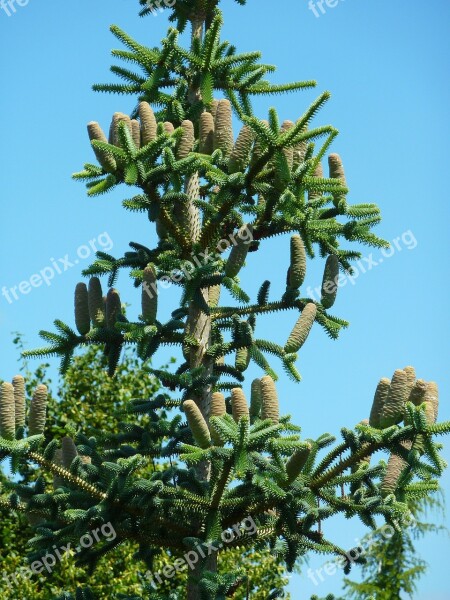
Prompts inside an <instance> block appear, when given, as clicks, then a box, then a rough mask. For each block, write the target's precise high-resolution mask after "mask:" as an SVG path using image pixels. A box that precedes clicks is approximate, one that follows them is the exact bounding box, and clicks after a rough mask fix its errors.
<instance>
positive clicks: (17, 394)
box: [12, 375, 25, 429]
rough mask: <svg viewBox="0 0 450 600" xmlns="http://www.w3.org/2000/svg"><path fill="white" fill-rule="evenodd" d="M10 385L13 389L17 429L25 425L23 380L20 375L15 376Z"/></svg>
mask: <svg viewBox="0 0 450 600" xmlns="http://www.w3.org/2000/svg"><path fill="white" fill-rule="evenodd" d="M12 385H13V388H14V415H15V425H16V429H17V427H23V426H24V425H25V379H24V378H23V377H22V375H15V376H14V377H13V380H12Z"/></svg>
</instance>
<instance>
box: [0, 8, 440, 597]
mask: <svg viewBox="0 0 450 600" xmlns="http://www.w3.org/2000/svg"><path fill="white" fill-rule="evenodd" d="M324 8H326V5H325V7H324ZM223 9H224V12H225V22H226V25H225V35H226V37H227V38H228V39H230V40H231V41H232V42H234V43H236V44H237V46H238V48H239V49H240V50H242V51H247V50H254V49H260V50H262V52H263V57H264V60H265V61H267V62H269V63H273V64H276V65H277V66H278V69H279V70H278V72H277V74H276V75H275V77H274V81H288V80H293V79H304V80H306V79H316V80H317V82H318V86H317V91H308V92H302V93H297V94H292V95H288V96H285V97H277V98H272V99H270V100H266V99H264V100H261V101H260V102H258V104H257V105H256V107H257V112H258V115H259V116H261V117H263V116H264V117H265V116H266V114H267V109H268V107H269V106H271V105H272V104H274V105H276V106H277V107H278V109H279V112H280V115H281V117H282V118H289V119H292V120H295V119H296V118H297V117H298V116H300V114H301V113H302V112H303V111H304V109H305V108H306V107H307V106H308V105H309V103H310V102H311V101H312V100H313V98H314V97H316V95H318V93H319V92H321V91H323V90H325V89H328V90H330V91H331V92H332V99H331V101H330V103H329V104H328V105H327V107H326V109H325V110H324V111H323V112H322V113H321V114H320V115H319V117H318V118H317V121H316V122H317V123H319V124H326V123H332V124H333V125H334V126H336V127H337V128H338V129H339V130H340V132H341V134H340V136H339V138H338V139H337V141H336V142H335V144H334V148H333V150H334V151H337V152H339V153H340V154H341V155H342V157H343V159H344V163H345V166H346V172H347V179H348V182H349V185H350V187H351V195H350V200H351V201H353V202H355V203H356V202H377V203H379V205H380V206H381V208H382V212H383V217H384V219H383V221H382V224H381V225H380V226H379V227H378V233H379V234H380V235H382V236H383V237H385V238H386V239H387V240H389V241H392V240H394V239H395V238H400V239H399V240H398V244H397V248H395V251H394V253H393V255H392V256H390V257H389V258H387V257H381V255H380V254H379V252H377V251H375V252H374V254H373V257H372V258H373V260H375V262H377V266H376V267H374V266H372V268H371V269H370V270H367V272H366V273H365V274H361V276H360V277H359V278H358V279H357V280H356V281H355V285H352V284H351V283H348V284H347V285H346V286H345V287H344V288H342V289H341V290H340V293H339V298H338V300H337V302H336V305H335V308H334V312H335V314H338V315H339V316H342V317H344V318H347V319H348V320H349V321H350V322H351V327H350V329H349V330H347V331H346V332H344V333H343V335H342V337H341V339H340V340H339V341H337V342H332V341H330V340H329V339H328V338H327V337H326V336H325V334H324V333H323V332H322V330H321V329H320V328H319V327H317V328H316V329H315V330H314V331H313V333H312V336H311V339H310V340H309V342H308V343H307V344H306V345H305V347H304V348H303V350H302V352H301V355H300V360H299V368H300V370H301V373H302V375H303V381H302V383H300V384H299V385H295V384H293V383H291V382H290V381H287V379H286V377H285V376H284V374H283V373H282V372H281V369H280V375H281V378H280V383H279V390H280V396H281V398H282V407H283V412H285V413H286V412H290V413H292V414H293V415H294V420H295V422H297V423H299V424H301V425H302V427H303V433H304V435H305V436H306V437H310V436H316V435H319V434H320V433H322V432H324V431H330V432H333V433H335V434H338V432H339V427H341V426H352V425H354V424H355V423H357V422H358V421H359V420H361V419H363V418H365V417H367V416H368V412H369V410H370V406H371V401H372V396H373V392H374V389H375V386H376V383H377V381H378V379H379V378H380V377H383V376H384V377H386V376H388V377H389V376H391V375H392V373H393V371H394V370H395V369H396V368H402V367H404V366H406V365H409V364H412V365H414V366H415V367H416V370H417V374H418V376H419V377H421V378H426V379H428V380H436V381H438V383H439V385H440V390H441V413H440V416H441V418H442V419H449V418H450V410H449V408H448V400H447V399H448V397H449V380H448V356H449V348H448V339H449V329H448V318H447V312H448V309H447V305H446V304H447V303H446V301H447V299H448V297H449V292H450V290H449V283H448V279H449V277H450V273H449V270H448V258H447V259H446V260H445V256H446V255H447V256H448V224H449V216H450V215H449V209H448V198H447V196H448V190H447V186H446V185H445V179H444V178H445V177H446V175H447V174H448V150H447V147H446V142H447V140H448V139H449V133H450V131H449V123H448V120H447V119H446V110H445V109H446V108H448V106H449V105H450V94H449V86H448V71H449V69H448V66H449V65H448V60H446V59H448V51H449V43H448V29H447V27H446V25H447V24H448V22H449V17H450V3H448V2H445V1H444V0H435V1H434V2H426V1H424V0H416V1H415V2H393V1H392V0H389V1H388V0H377V1H374V0H372V1H369V0H345V1H344V0H339V2H337V5H336V6H335V7H334V8H326V12H325V14H322V15H321V16H319V17H316V16H314V13H313V11H312V10H309V9H308V4H307V0H284V1H283V2H268V1H266V0H249V2H248V6H247V7H246V8H240V7H238V6H237V5H236V4H235V3H234V2H232V1H231V0H225V1H224V2H223ZM319 14H320V11H319ZM112 23H115V24H118V25H120V26H121V27H122V28H123V29H125V30H126V31H128V32H129V33H130V34H132V35H133V36H135V37H136V38H137V39H138V40H140V41H141V42H143V43H147V44H149V45H157V44H158V43H159V40H160V39H161V37H162V36H163V35H164V33H165V30H166V26H167V20H166V17H165V16H164V15H161V16H158V17H156V18H154V17H148V18H147V19H139V18H138V17H137V2H133V1H132V0H96V1H95V2H92V1H89V2H88V1H87V0H82V1H79V2H57V1H56V0H46V1H45V2H41V1H39V0H30V1H29V3H28V4H27V5H25V6H23V7H19V6H17V12H16V13H15V14H12V15H11V16H10V17H8V16H7V15H6V13H5V12H4V11H1V10H0V50H1V56H2V60H1V81H2V87H1V89H2V94H1V100H0V102H1V105H2V106H1V114H0V123H1V150H0V152H1V169H0V178H1V183H0V194H1V223H2V233H1V236H0V252H1V270H0V287H2V286H6V287H7V288H8V289H9V288H11V287H13V286H18V285H19V284H20V283H21V282H22V281H25V282H26V281H28V282H29V281H30V277H31V276H32V275H33V274H35V273H39V272H40V271H41V270H45V269H46V268H47V267H50V266H51V265H52V260H53V259H55V260H56V261H57V264H58V265H59V267H60V269H61V270H62V269H64V268H65V267H64V262H66V261H64V260H63V261H62V262H58V259H60V258H61V259H64V257H65V256H66V255H69V261H70V262H73V261H74V259H75V258H76V257H77V250H78V249H79V248H80V247H82V246H85V245H86V244H89V241H90V240H93V239H97V245H98V246H99V247H100V246H101V244H102V243H103V244H104V243H106V242H107V241H108V240H109V239H110V240H112V242H113V249H112V251H111V252H112V253H113V254H115V255H116V256H119V255H122V254H123V252H124V251H125V250H126V248H127V243H128V241H130V240H135V241H139V242H142V243H151V240H154V233H153V231H152V230H151V228H150V227H149V225H148V223H147V222H146V219H145V218H142V217H141V216H139V215H135V214H131V213H127V214H125V213H124V212H123V210H122V209H121V206H120V199H122V198H124V197H129V195H131V194H128V191H127V190H126V189H123V190H122V191H121V192H120V193H118V194H115V195H114V196H104V197H101V198H97V199H88V198H87V197H86V193H85V190H84V188H83V185H82V184H80V183H76V182H73V181H72V180H71V178H70V175H71V173H72V172H74V171H76V170H79V169H80V168H81V167H82V164H83V163H84V162H87V161H93V156H92V154H91V150H90V148H89V143H88V140H87V135H86V131H85V125H86V123H87V122H88V121H90V120H98V121H100V122H101V123H102V125H103V126H104V127H108V124H109V120H110V117H111V114H112V113H113V112H114V111H123V112H129V111H131V109H132V108H133V106H134V100H133V99H132V98H131V97H120V96H111V95H103V94H95V93H93V92H92V91H91V89H90V86H91V84H92V83H94V82H105V81H113V80H114V77H113V76H112V75H110V74H109V73H108V69H109V65H110V64H111V59H110V56H109V51H110V49H111V48H113V47H114V48H117V47H119V44H118V43H117V42H116V40H115V39H114V38H113V36H112V35H111V34H110V33H109V31H108V27H109V25H110V24H112ZM103 233H105V234H106V235H104V236H103V237H101V238H99V236H100V235H101V234H103ZM446 240H447V244H446ZM87 252H88V250H87V249H86V248H85V249H83V250H81V251H80V255H81V256H85V254H86V253H87ZM363 252H364V253H365V256H368V255H369V254H370V252H372V250H367V249H365V250H363ZM380 257H381V258H383V261H382V262H381V263H380V262H379V258H380ZM287 260H288V241H287V239H283V240H277V241H276V242H273V243H271V244H270V245H269V246H268V247H267V248H266V249H265V250H264V251H263V252H262V253H261V255H260V256H259V258H255V257H254V256H253V257H252V259H251V263H250V266H251V269H250V274H249V276H248V278H247V279H246V280H245V281H244V283H245V285H246V286H247V289H250V290H252V289H253V290H255V289H256V286H257V285H259V283H260V282H262V281H263V280H264V279H266V278H268V279H271V278H272V279H274V280H283V279H284V276H285V269H286V266H287ZM88 262H89V259H88V258H86V259H82V258H80V259H79V264H77V265H75V266H73V267H72V268H69V269H68V270H67V271H65V272H61V274H56V275H55V277H54V279H53V280H52V281H50V285H49V286H47V285H45V284H43V285H42V286H41V287H38V288H31V287H28V286H27V285H26V284H25V285H23V286H22V289H23V290H25V291H27V290H28V293H26V294H21V293H18V298H19V299H18V300H14V298H12V301H11V303H9V302H8V300H7V299H6V297H4V296H0V331H1V360H0V364H1V376H2V377H3V378H8V377H11V376H12V375H14V373H15V371H16V368H17V367H16V361H17V356H16V354H15V351H14V348H13V345H12V342H11V332H12V331H17V330H18V331H21V332H22V333H24V334H26V338H27V342H28V345H29V347H35V346H36V345H37V344H39V343H40V342H39V339H38V336H37V331H38V330H39V329H42V328H47V329H48V328H50V329H51V328H52V320H53V319H54V318H56V317H59V318H61V319H63V320H65V321H67V322H69V323H73V317H72V311H73V309H72V297H73V289H74V286H75V284H76V282H77V281H78V280H79V274H80V271H81V268H84V266H86V265H87V264H88ZM365 264H366V266H367V265H368V263H365ZM66 265H67V262H66ZM372 265H373V263H372ZM280 268H281V272H280ZM45 273H49V271H48V270H47V271H45ZM321 273H322V265H321V264H320V260H319V261H317V264H314V265H311V268H310V271H309V275H308V280H307V283H308V284H309V285H311V286H312V287H314V286H317V285H318V284H320V281H321ZM118 287H119V289H121V291H122V295H123V300H124V301H127V302H129V303H130V304H131V308H130V311H131V312H132V313H133V314H137V312H138V292H137V291H136V290H134V288H133V287H132V286H130V285H129V280H128V278H127V276H126V275H125V274H123V275H122V276H121V278H120V279H119V283H118ZM278 290H281V283H278V284H274V295H276V293H277V291H278ZM164 293H166V294H167V302H168V303H170V305H171V300H170V292H167V291H166V292H164ZM253 293H255V292H253ZM292 318H293V316H292V315H291V316H290V317H287V316H286V317H285V316H283V317H282V318H280V319H279V320H277V327H276V328H274V327H273V322H266V323H264V325H263V327H262V330H260V332H259V334H258V335H259V337H264V336H266V337H272V336H274V337H275V338H276V340H277V341H279V342H283V341H284V340H285V339H286V336H287V334H288V331H289V328H290V326H291V325H292ZM161 361H162V358H161ZM157 362H158V359H157ZM53 364H56V363H53ZM252 374H253V373H252ZM448 447H449V444H448V442H447V444H446V450H445V455H446V457H447V460H448V459H449V457H450V456H449V451H448ZM443 484H444V486H445V488H446V489H447V491H448V489H449V487H450V477H449V473H448V471H447V473H446V474H445V476H444V478H443ZM327 527H328V526H327ZM326 532H327V533H329V534H330V535H333V536H335V538H336V539H337V540H338V542H339V543H340V544H341V545H343V546H344V547H348V548H350V547H351V546H353V545H354V542H355V538H356V537H357V536H360V535H362V533H363V529H362V528H361V527H360V525H359V524H358V523H356V522H355V523H353V524H350V523H347V522H345V523H342V522H340V521H337V522H335V523H334V524H332V525H330V529H327V531H326ZM418 548H419V551H420V552H421V554H422V556H423V557H424V558H425V559H426V560H427V561H428V562H429V564H430V569H429V572H428V574H427V576H426V577H425V578H424V580H423V581H422V583H421V584H420V593H419V594H418V595H417V598H418V599H419V600H444V599H445V598H450V591H446V590H448V578H447V571H448V556H449V555H450V541H449V540H448V539H446V538H445V537H444V536H441V537H432V538H430V539H428V540H425V541H423V542H419V543H418ZM323 562H324V559H323V558H320V557H319V558H316V557H314V558H313V559H312V560H311V566H312V567H314V568H316V567H318V566H320V565H321V564H322V563H323ZM355 573H356V570H355ZM340 580H341V578H340V576H339V575H335V576H334V577H329V578H328V579H327V581H326V582H325V583H322V584H321V585H320V586H318V587H315V586H314V585H313V584H312V582H311V581H310V580H308V579H307V578H306V577H305V576H302V577H299V576H297V575H295V576H293V578H292V592H293V598H294V599H295V600H297V599H298V600H305V599H308V598H309V597H310V595H311V594H312V593H317V594H318V595H320V596H325V595H326V594H327V593H329V592H338V591H339V588H340Z"/></svg>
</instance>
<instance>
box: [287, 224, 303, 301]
mask: <svg viewBox="0 0 450 600" xmlns="http://www.w3.org/2000/svg"><path fill="white" fill-rule="evenodd" d="M305 277H306V252H305V245H304V243H303V240H302V238H301V237H300V236H299V235H298V234H297V233H296V234H295V235H293V236H292V237H291V264H290V267H289V272H288V281H289V287H290V288H292V289H293V290H298V288H299V287H300V286H301V285H302V284H303V282H304V281H305Z"/></svg>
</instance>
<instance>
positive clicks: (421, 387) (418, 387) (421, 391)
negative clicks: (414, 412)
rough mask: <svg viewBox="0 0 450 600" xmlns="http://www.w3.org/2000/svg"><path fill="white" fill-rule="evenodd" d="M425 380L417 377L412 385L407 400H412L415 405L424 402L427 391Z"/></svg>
mask: <svg viewBox="0 0 450 600" xmlns="http://www.w3.org/2000/svg"><path fill="white" fill-rule="evenodd" d="M427 385H428V384H427V382H426V381H424V380H423V379H418V380H417V381H416V382H415V384H414V387H413V388H412V390H411V391H410V393H409V397H408V400H409V402H412V403H413V404H414V405H415V406H420V405H421V404H423V403H424V402H425V394H426V391H427Z"/></svg>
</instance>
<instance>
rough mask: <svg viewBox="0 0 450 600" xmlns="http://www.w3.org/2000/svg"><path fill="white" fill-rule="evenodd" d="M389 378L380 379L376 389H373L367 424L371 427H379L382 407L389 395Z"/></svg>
mask: <svg viewBox="0 0 450 600" xmlns="http://www.w3.org/2000/svg"><path fill="white" fill-rule="evenodd" d="M390 385H391V380H390V379H387V378H386V377H384V378H383V379H380V381H379V383H378V385H377V389H376V390H375V396H374V399H373V403H372V410H371V411H370V418H369V425H370V426H371V427H376V428H377V429H380V428H381V417H382V414H383V408H384V405H385V404H386V400H387V397H388V395H389V387H390Z"/></svg>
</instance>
